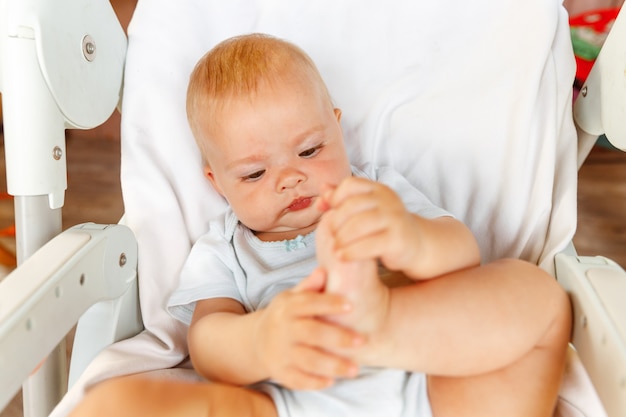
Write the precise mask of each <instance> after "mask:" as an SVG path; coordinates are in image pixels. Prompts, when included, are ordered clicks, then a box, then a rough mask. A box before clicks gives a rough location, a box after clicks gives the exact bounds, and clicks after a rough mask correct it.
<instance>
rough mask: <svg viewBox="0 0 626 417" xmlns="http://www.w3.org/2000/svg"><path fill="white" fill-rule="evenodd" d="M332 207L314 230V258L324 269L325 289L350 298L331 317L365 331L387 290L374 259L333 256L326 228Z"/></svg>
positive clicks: (331, 241)
mask: <svg viewBox="0 0 626 417" xmlns="http://www.w3.org/2000/svg"><path fill="white" fill-rule="evenodd" d="M332 215H333V211H332V210H331V211H329V212H327V213H325V214H324V217H323V218H322V221H321V222H320V225H319V226H318V228H317V231H316V242H315V244H316V249H317V259H318V262H319V264H320V266H321V267H322V268H323V269H324V270H325V271H326V274H327V282H326V291H328V292H331V293H335V294H341V295H343V296H345V297H346V298H348V299H349V300H350V301H351V302H352V307H353V309H352V311H351V312H350V313H348V314H345V315H341V316H337V317H332V320H333V321H335V322H337V323H339V324H342V325H345V326H347V327H350V328H352V329H354V330H357V331H360V332H364V333H368V332H371V331H373V330H374V329H373V327H374V326H376V325H377V323H376V322H377V321H378V318H379V317H380V316H377V315H376V314H375V313H376V312H377V309H378V308H385V307H386V301H387V298H388V291H387V289H386V288H385V287H384V285H383V284H382V283H381V281H380V279H379V278H378V266H377V261H376V260H375V259H368V260H364V261H351V262H346V261H343V260H341V259H340V258H338V257H337V256H336V252H335V251H334V250H333V248H334V242H333V238H332V232H331V230H330V227H329V225H330V221H329V218H330V217H331V216H332Z"/></svg>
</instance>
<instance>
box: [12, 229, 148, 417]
mask: <svg viewBox="0 0 626 417" xmlns="http://www.w3.org/2000/svg"><path fill="white" fill-rule="evenodd" d="M136 271H137V245H136V241H135V238H134V236H133V233H132V232H131V231H130V229H129V228H127V227H125V226H121V225H95V224H90V223H88V224H83V225H79V226H75V227H73V228H71V229H68V230H67V231H65V232H63V233H61V234H59V235H58V236H57V237H55V238H54V239H52V240H51V241H50V242H48V243H47V244H46V245H44V246H43V247H42V248H41V249H40V250H39V251H37V252H36V253H35V254H34V255H32V256H31V257H29V258H28V259H27V260H26V261H25V262H24V263H23V264H22V265H20V266H19V267H18V268H17V269H16V270H15V271H14V272H12V273H11V274H10V275H8V276H7V277H6V278H5V279H4V280H2V282H0V352H1V353H2V355H1V356H0V369H2V372H1V373H0V409H2V408H3V407H4V406H5V405H6V404H7V403H8V402H9V401H10V400H11V398H12V397H13V395H15V393H16V392H17V391H18V390H19V388H20V386H21V383H22V381H23V380H24V379H26V377H28V375H29V374H30V373H31V372H32V371H33V369H35V367H36V366H37V365H38V364H39V363H40V362H41V361H42V359H44V358H45V357H46V356H47V355H48V354H49V353H50V352H51V351H52V349H53V348H54V347H55V346H56V345H57V344H58V343H59V342H60V341H61V340H62V339H63V338H64V337H65V336H66V334H67V333H68V332H69V331H70V330H71V328H72V327H73V326H74V325H75V324H76V322H77V321H78V319H79V318H80V317H81V315H83V313H84V312H85V311H86V310H87V309H88V308H90V307H91V306H93V305H95V304H96V303H98V302H102V301H105V302H106V301H108V300H114V299H117V298H119V297H121V296H122V295H123V294H125V293H127V292H128V291H129V289H131V288H133V286H136V277H137V272H136Z"/></svg>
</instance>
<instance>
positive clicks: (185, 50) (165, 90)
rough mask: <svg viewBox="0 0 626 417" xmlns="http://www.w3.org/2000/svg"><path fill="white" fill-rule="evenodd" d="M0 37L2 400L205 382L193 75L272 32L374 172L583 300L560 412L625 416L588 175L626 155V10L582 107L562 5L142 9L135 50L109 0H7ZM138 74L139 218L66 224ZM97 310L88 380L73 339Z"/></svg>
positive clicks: (216, 208)
mask: <svg viewBox="0 0 626 417" xmlns="http://www.w3.org/2000/svg"><path fill="white" fill-rule="evenodd" d="M53 4H54V5H53ZM0 28H2V38H1V40H0V64H1V68H2V72H1V73H0V88H1V91H2V93H3V109H4V112H5V113H4V120H5V142H6V151H7V171H8V172H7V177H8V189H9V192H10V193H11V194H13V195H14V196H15V198H16V213H17V216H16V227H17V239H18V249H19V251H18V262H19V264H20V266H19V267H18V268H17V269H16V271H15V272H13V273H12V274H11V275H10V276H8V277H7V278H6V279H5V280H4V281H2V282H1V283H0V354H1V356H0V368H1V369H2V372H1V374H0V406H4V405H5V404H6V403H7V402H8V401H9V400H10V398H11V397H12V396H13V395H14V394H15V392H17V390H18V389H19V386H20V384H21V383H22V381H24V380H26V383H25V384H24V396H25V410H26V415H28V416H36V417H39V416H45V415H48V414H51V415H52V416H55V417H56V416H64V415H66V414H67V413H68V412H69V411H70V410H71V409H72V408H73V407H74V406H75V405H76V404H77V403H78V401H80V399H81V397H82V395H83V393H84V390H85V389H86V388H87V387H89V386H91V385H93V384H95V383H97V382H99V381H101V380H103V379H106V378H110V377H113V376H118V375H123V374H130V373H138V372H150V373H157V374H159V375H162V376H168V377H171V378H185V379H198V378H199V377H198V376H197V375H196V374H195V373H194V372H193V370H192V369H191V367H190V364H189V363H188V360H187V349H186V345H185V335H186V328H185V327H184V326H183V325H182V324H180V323H179V322H177V321H176V320H174V319H173V318H172V317H170V316H169V315H168V314H167V312H166V311H165V301H166V300H167V298H168V296H169V294H170V292H171V291H172V290H173V289H174V288H176V285H177V275H178V272H179V270H180V267H181V265H182V263H183V262H184V260H185V259H186V256H187V254H188V253H189V250H190V248H191V245H192V244H193V242H194V241H195V240H196V239H197V238H198V237H199V236H200V235H201V234H203V233H204V232H205V229H206V225H207V223H208V221H209V219H211V218H212V217H214V216H216V215H218V214H219V213H220V212H221V211H222V210H224V209H225V203H224V201H223V200H222V199H221V197H219V195H218V194H217V193H215V192H214V191H213V189H212V188H211V187H210V185H209V183H208V182H207V181H206V180H205V179H204V177H203V175H202V163H201V159H200V155H199V152H198V150H197V149H196V146H195V143H194V141H193V138H192V136H191V133H190V130H189V127H188V126H187V122H186V115H185V93H186V85H187V80H188V76H189V74H190V72H191V70H192V68H193V66H194V65H195V63H196V61H197V60H198V59H199V58H200V56H202V55H203V54H204V53H205V52H206V51H207V50H208V49H210V48H211V47H212V46H213V45H215V44H216V43H217V42H219V41H221V40H222V39H225V38H227V37H230V36H233V35H236V34H241V33H248V32H267V33H270V34H273V35H276V36H279V37H283V38H286V39H288V40H291V41H293V42H294V43H296V44H298V45H299V46H301V47H302V48H303V49H304V50H305V51H307V53H309V54H310V55H311V57H312V58H313V60H314V61H315V62H316V64H317V65H318V68H319V69H320V72H321V74H322V76H323V77H324V79H325V81H326V83H327V85H328V88H329V91H330V92H331V95H332V96H333V99H334V101H335V103H336V105H337V107H339V108H341V109H342V110H343V117H342V125H343V128H344V133H345V137H346V143H347V146H348V150H349V153H350V156H351V160H352V162H353V163H354V164H355V165H360V164H363V163H365V162H371V163H374V164H378V165H391V166H393V167H394V168H396V170H398V171H400V172H401V173H403V174H404V175H405V176H406V177H407V178H408V179H409V180H410V181H411V182H413V183H414V184H415V185H416V186H417V187H418V188H419V189H421V190H422V191H423V192H424V193H425V194H426V195H427V196H428V197H429V198H430V199H431V200H432V201H433V202H434V203H435V204H437V205H440V206H442V207H444V208H445V209H447V210H448V211H449V212H451V213H452V214H454V215H455V216H456V217H458V218H459V219H461V220H463V221H464V222H465V223H466V224H467V225H468V226H469V227H470V228H471V229H472V230H473V232H474V234H475V235H476V237H477V239H478V242H479V245H480V248H481V253H482V257H483V260H484V261H490V260H494V259H497V258H501V257H515V258H522V259H526V260H529V261H531V262H534V263H536V264H538V265H540V266H541V267H542V268H544V269H545V270H547V271H549V272H550V273H553V274H555V275H556V277H557V279H558V280H559V281H560V282H561V283H562V285H563V286H564V287H565V288H566V289H567V291H568V292H570V294H571V299H572V303H573V309H574V312H575V315H576V318H575V323H574V332H573V337H572V341H573V344H574V346H575V350H574V349H572V350H571V351H570V355H569V360H568V366H567V370H566V375H565V378H564V384H563V389H562V394H561V400H560V401H559V406H558V409H557V411H556V414H555V415H556V416H562V417H580V416H585V417H602V416H605V415H608V416H610V417H621V416H624V415H626V330H625V326H626V311H625V310H624V307H623V305H622V304H621V300H620V298H621V295H622V294H624V293H626V274H625V273H624V271H623V270H622V269H621V268H620V267H619V266H617V265H616V264H615V263H614V262H612V261H610V260H608V259H605V258H602V257H582V256H578V255H577V254H576V252H575V250H574V248H573V247H572V246H571V244H570V242H571V239H572V237H573V235H574V232H575V227H576V173H577V168H578V167H579V166H580V165H581V164H582V162H583V161H584V158H585V157H586V155H587V153H588V151H589V149H590V148H591V146H592V145H593V143H594V142H595V138H597V136H598V135H599V134H602V133H606V135H607V136H608V137H609V139H611V140H614V141H615V142H614V144H615V145H616V146H618V147H621V148H622V149H626V132H625V129H626V124H625V123H624V120H625V119H624V109H625V108H626V106H625V103H624V100H626V94H625V92H626V84H625V80H626V78H625V76H624V74H625V72H624V71H625V70H624V68H626V54H625V51H626V49H624V47H623V39H624V38H625V36H626V33H625V31H626V17H624V16H622V15H620V17H619V18H618V21H617V22H616V24H615V27H614V30H613V32H612V34H611V35H610V36H609V38H608V39H607V41H606V46H605V48H604V50H603V52H602V53H601V55H600V57H599V58H598V62H597V64H596V66H595V67H594V69H593V70H592V73H591V74H590V77H589V80H588V81H587V84H586V85H585V86H584V87H583V91H582V92H581V96H580V98H579V100H578V101H577V102H576V104H575V106H574V111H573V112H572V82H573V80H574V69H575V68H574V58H573V54H572V48H571V41H570V38H569V30H568V20H567V13H566V11H565V9H564V8H563V7H562V5H561V4H560V2H559V1H558V0H528V1H524V2H520V1H513V0H501V1H499V2H495V3H494V2H492V1H489V0H477V1H474V2H452V1H434V2H415V1H410V0H393V1H385V2H380V1H374V0H364V1H358V2H357V1H344V2H336V1H331V0H318V1H315V2H305V1H287V0H285V1H281V0H232V1H229V2H220V1H207V0H188V1H184V2H172V1H168V0H150V1H143V0H140V1H139V3H138V5H137V8H136V10H135V14H134V16H133V19H132V21H131V24H130V26H129V28H128V34H129V42H128V48H127V49H126V40H125V38H124V34H123V32H122V30H121V28H120V27H119V24H118V23H117V21H116V20H115V16H114V14H113V12H112V10H111V8H110V5H109V4H108V2H105V1H103V0H91V1H89V2H87V1H86V0H57V1H55V2H54V3H52V2H45V1H43V0H20V1H14V0H0ZM125 53H126V55H124V54H125ZM122 70H124V72H123V75H124V90H123V91H124V93H123V100H122V106H121V107H122V174H121V177H122V178H121V180H122V190H123V195H124V205H125V216H124V219H123V220H122V222H121V224H119V225H95V224H84V225H78V226H76V227H73V228H71V229H69V230H67V231H65V232H63V233H59V232H60V222H59V213H60V211H59V210H60V207H61V206H62V205H63V191H64V189H65V186H66V185H65V177H64V175H65V174H64V172H65V171H64V169H65V166H64V149H65V148H64V142H63V137H62V133H63V130H64V129H65V128H69V127H73V128H90V127H93V126H95V125H97V124H99V123H101V122H103V121H104V120H106V118H107V117H108V116H109V115H110V113H111V112H112V111H113V110H114V108H115V106H116V105H117V103H118V101H119V99H120V88H121V85H122ZM573 115H575V116H576V119H577V121H578V126H577V127H575V124H574V120H573V119H574V118H573ZM33 120H38V121H40V123H33ZM577 128H578V129H577ZM577 130H578V134H577ZM50 239H51V240H50ZM48 240H50V241H49V242H48V243H45V242H47V241H48ZM137 272H138V274H137ZM137 277H139V278H140V279H138V280H137V279H136V278H137ZM137 291H138V294H139V296H138V297H137ZM79 318H80V321H79V322H78V327H77V331H76V342H75V345H74V348H73V352H72V361H71V371H70V377H69V384H67V380H66V376H65V373H64V370H65V365H64V364H63V358H64V352H63V349H62V348H56V349H55V348H54V346H55V345H57V344H58V343H59V341H61V340H62V339H63V338H64V336H65V334H66V333H67V332H68V331H69V330H70V328H71V327H72V326H73V324H74V323H76V321H77V320H78V319H79ZM114 342H116V343H114ZM53 349H54V350H53ZM51 352H53V353H51ZM45 357H49V359H48V360H47V361H46V362H45V363H44V365H43V366H42V368H41V369H39V370H38V371H36V372H34V373H33V374H32V376H29V375H30V374H31V372H33V370H34V369H35V368H36V367H37V365H38V364H39V363H40V362H41V361H42V360H43V359H44V358H45ZM583 365H584V368H583ZM66 384H67V385H69V386H70V389H69V391H68V393H67V394H64V392H63V391H64V390H65V386H66ZM594 387H595V388H594ZM596 391H597V395H596ZM59 401H60V403H59V404H58V405H57V403H58V402H59Z"/></svg>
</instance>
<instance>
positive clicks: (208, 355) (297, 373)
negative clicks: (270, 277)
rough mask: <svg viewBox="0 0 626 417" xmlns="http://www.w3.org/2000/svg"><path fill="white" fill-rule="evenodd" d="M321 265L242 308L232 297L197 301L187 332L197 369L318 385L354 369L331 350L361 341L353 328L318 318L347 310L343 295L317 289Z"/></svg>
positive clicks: (210, 374) (243, 380)
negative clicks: (262, 304) (267, 299)
mask: <svg viewBox="0 0 626 417" xmlns="http://www.w3.org/2000/svg"><path fill="white" fill-rule="evenodd" d="M323 285H324V275H323V273H321V271H316V272H314V273H313V274H312V275H311V276H310V277H308V278H306V279H305V280H304V281H302V282H301V283H300V284H299V285H298V286H296V287H295V288H294V289H291V290H287V291H284V292H283V293H281V294H279V295H278V296H277V297H275V298H274V299H273V300H272V302H271V303H270V304H269V305H268V306H267V307H266V308H264V309H260V310H257V311H255V312H252V313H249V314H246V313H245V311H244V308H243V306H242V305H241V304H240V303H238V302H237V301H235V300H232V299H226V298H220V299H213V300H203V301H200V302H198V303H197V305H196V309H195V311H194V316H193V319H192V323H191V326H190V328H189V333H188V345H189V353H190V356H191V360H192V362H193V364H194V367H195V369H196V371H198V373H200V374H201V375H203V376H204V377H206V378H207V379H210V380H212V381H215V382H227V383H231V384H237V385H248V384H251V383H255V382H258V381H261V380H265V379H268V378H272V379H273V380H275V381H276V382H278V383H280V384H282V385H284V386H286V387H288V388H293V389H321V388H324V387H327V386H329V385H331V384H332V383H333V382H334V379H335V378H339V377H351V376H354V375H356V373H357V370H358V368H357V366H356V365H355V364H354V363H353V362H352V361H350V360H348V359H345V358H343V357H340V356H337V355H334V354H332V353H330V351H335V352H336V351H349V350H350V349H351V348H354V347H356V346H358V345H359V344H361V343H362V338H361V337H360V336H359V335H357V334H356V333H355V332H354V331H351V330H348V329H345V328H342V327H339V326H337V325H334V324H332V323H328V322H325V321H322V320H320V319H319V318H318V317H319V316H322V315H340V314H342V313H345V312H346V311H347V310H349V308H350V307H349V304H348V303H347V302H346V300H345V299H344V298H343V297H340V296H338V295H332V294H326V293H322V292H320V289H321V288H323Z"/></svg>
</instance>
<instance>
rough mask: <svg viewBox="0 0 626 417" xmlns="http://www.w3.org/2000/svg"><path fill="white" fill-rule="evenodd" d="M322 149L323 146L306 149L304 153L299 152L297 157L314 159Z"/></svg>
mask: <svg viewBox="0 0 626 417" xmlns="http://www.w3.org/2000/svg"><path fill="white" fill-rule="evenodd" d="M322 148H323V145H317V146H315V147H313V148H310V149H307V150H306V151H304V152H300V153H299V154H298V155H299V156H300V157H301V158H312V157H314V156H315V155H317V154H318V153H320V151H321V150H322Z"/></svg>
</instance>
